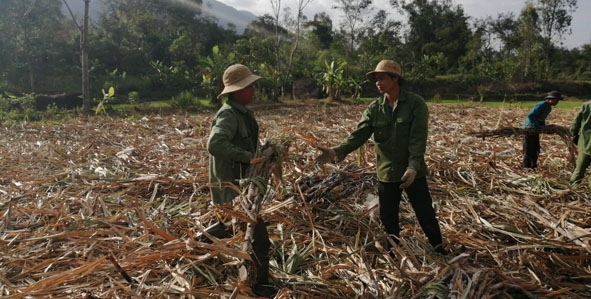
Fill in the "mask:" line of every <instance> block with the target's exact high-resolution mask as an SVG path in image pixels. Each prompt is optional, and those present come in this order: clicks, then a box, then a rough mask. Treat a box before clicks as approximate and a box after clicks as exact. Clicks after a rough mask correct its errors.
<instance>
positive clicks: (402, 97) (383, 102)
mask: <svg viewBox="0 0 591 299" xmlns="http://www.w3.org/2000/svg"><path fill="white" fill-rule="evenodd" d="M407 100H408V99H407V97H406V92H404V91H403V90H402V89H401V90H400V94H399V95H398V100H397V101H398V104H399V105H400V103H404V102H406V101H407ZM379 103H380V106H382V107H383V108H384V109H386V107H387V106H388V98H386V95H385V94H384V95H383V96H382V98H381V99H380V101H379Z"/></svg>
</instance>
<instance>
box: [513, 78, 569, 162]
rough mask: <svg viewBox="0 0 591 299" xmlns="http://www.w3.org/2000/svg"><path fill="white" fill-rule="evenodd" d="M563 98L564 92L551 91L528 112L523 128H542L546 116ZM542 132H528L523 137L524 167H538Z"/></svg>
mask: <svg viewBox="0 0 591 299" xmlns="http://www.w3.org/2000/svg"><path fill="white" fill-rule="evenodd" d="M560 100H562V94H561V93H560V92H558V91H555V90H553V91H550V92H548V93H547V94H546V96H545V97H544V100H543V101H540V102H538V103H537V104H536V105H535V106H534V107H533V108H532V109H531V110H530V111H529V113H528V114H527V118H526V119H525V122H524V123H523V128H534V129H536V130H539V129H541V128H542V127H543V126H545V125H546V118H548V115H550V112H552V107H554V106H556V105H557V104H558V101H560ZM540 149H541V147H540V134H528V135H525V136H524V137H523V167H525V168H531V169H535V168H537V167H538V157H539V155H540Z"/></svg>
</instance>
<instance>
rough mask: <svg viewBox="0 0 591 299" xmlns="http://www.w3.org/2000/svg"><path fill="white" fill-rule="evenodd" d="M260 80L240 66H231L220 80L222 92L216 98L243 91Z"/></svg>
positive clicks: (246, 68)
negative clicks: (222, 83)
mask: <svg viewBox="0 0 591 299" xmlns="http://www.w3.org/2000/svg"><path fill="white" fill-rule="evenodd" d="M261 78H262V77H259V76H257V75H255V74H253V73H252V72H251V71H250V69H248V67H246V66H244V65H242V64H234V65H231V66H229V67H228V68H227V69H226V70H225V71H224V76H223V78H222V80H223V82H224V90H222V92H221V93H220V94H219V95H218V98H220V97H221V96H223V95H225V94H229V93H231V92H234V91H238V90H241V89H244V88H246V87H248V86H249V85H250V84H252V83H254V82H255V81H256V80H258V79H261Z"/></svg>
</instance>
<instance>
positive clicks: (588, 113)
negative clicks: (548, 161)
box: [570, 101, 591, 155]
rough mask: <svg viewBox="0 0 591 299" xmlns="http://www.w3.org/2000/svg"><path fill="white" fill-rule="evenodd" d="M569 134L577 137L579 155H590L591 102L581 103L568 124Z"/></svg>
mask: <svg viewBox="0 0 591 299" xmlns="http://www.w3.org/2000/svg"><path fill="white" fill-rule="evenodd" d="M570 132H571V133H572V134H573V135H579V144H578V150H579V153H584V154H587V155H591V101H587V102H585V103H583V105H582V106H581V111H579V113H577V116H575V118H574V119H573V121H572V123H571V124H570Z"/></svg>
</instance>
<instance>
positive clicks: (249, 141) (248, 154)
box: [207, 99, 259, 203]
mask: <svg viewBox="0 0 591 299" xmlns="http://www.w3.org/2000/svg"><path fill="white" fill-rule="evenodd" d="M258 136H259V125H258V123H257V121H256V120H255V118H254V114H253V113H252V111H250V110H248V109H247V108H246V107H244V106H243V105H241V104H238V103H236V102H235V101H233V100H231V99H230V100H228V101H227V102H226V103H225V104H224V105H223V106H222V107H221V108H220V110H218V112H217V113H216V115H215V118H214V119H213V122H212V126H211V133H210V135H209V140H208V141H207V151H208V152H209V182H210V183H211V184H212V188H211V199H212V200H213V202H214V203H230V202H232V200H233V199H234V198H235V197H236V196H237V195H238V193H237V192H236V191H235V190H233V189H232V188H227V187H225V186H227V185H226V184H224V182H225V183H232V184H234V185H236V186H237V184H238V180H239V179H241V178H244V177H245V175H246V170H247V168H248V166H249V164H250V159H251V158H253V157H254V156H255V153H256V151H257V147H258Z"/></svg>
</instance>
